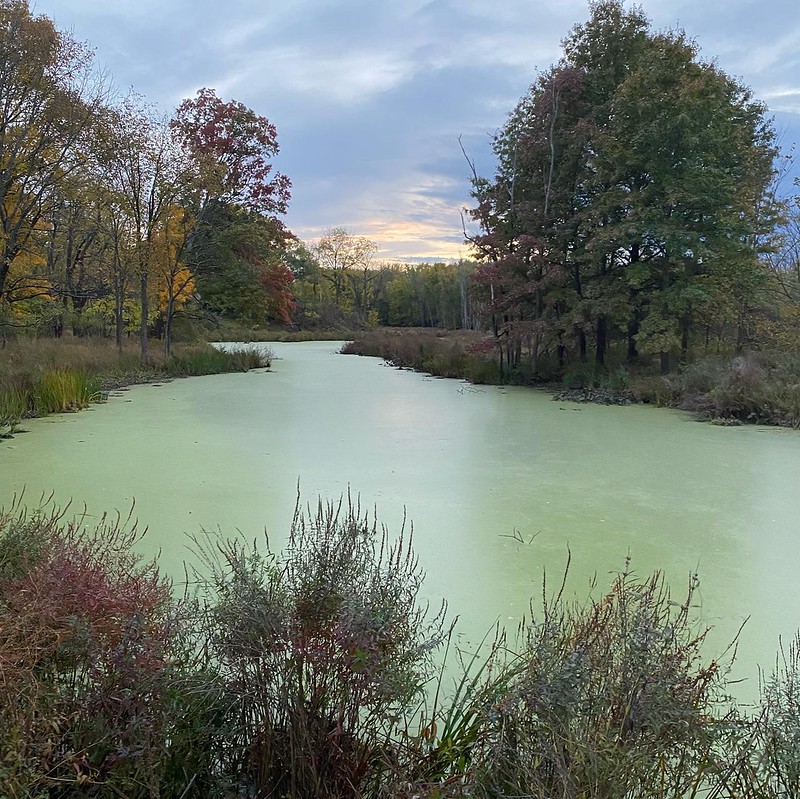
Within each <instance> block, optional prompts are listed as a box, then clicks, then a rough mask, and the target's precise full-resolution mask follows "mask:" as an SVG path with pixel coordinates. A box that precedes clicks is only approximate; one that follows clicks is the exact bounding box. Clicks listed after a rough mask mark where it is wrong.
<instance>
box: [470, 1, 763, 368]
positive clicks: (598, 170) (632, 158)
mask: <svg viewBox="0 0 800 799" xmlns="http://www.w3.org/2000/svg"><path fill="white" fill-rule="evenodd" d="M764 114H765V108H764V106H763V105H762V104H760V103H757V102H755V101H754V100H753V99H752V95H751V93H750V92H749V90H747V89H746V88H745V87H742V86H741V85H740V84H738V83H737V82H736V81H734V80H733V79H731V78H730V77H728V76H727V75H725V74H724V73H722V72H721V71H720V70H719V69H718V68H717V67H716V66H714V65H713V64H706V63H703V62H701V61H700V60H699V57H698V51H697V47H696V46H695V45H694V44H693V43H692V42H690V41H688V40H687V38H686V36H685V35H684V34H683V33H682V32H679V31H678V32H675V31H670V32H667V33H659V34H654V33H652V32H651V31H650V29H649V24H648V21H647V19H646V18H645V17H644V16H643V14H642V12H641V11H640V10H639V9H635V8H634V9H632V10H630V11H627V10H625V9H624V7H623V4H622V3H621V2H619V0H602V2H595V3H593V4H591V16H590V19H589V21H588V22H586V23H585V24H583V25H578V26H576V27H575V28H574V29H573V31H572V32H571V34H570V36H569V37H568V38H567V39H566V40H565V42H564V56H563V58H562V59H561V61H560V62H559V63H558V64H557V65H556V66H554V67H552V68H551V69H550V70H548V71H547V72H544V73H542V74H541V75H540V76H539V77H538V79H537V80H536V82H535V83H534V84H533V85H532V86H531V89H530V91H529V93H528V94H527V95H526V96H525V97H523V98H522V100H521V101H520V102H519V104H518V105H517V107H516V108H515V109H514V111H513V112H512V114H511V116H510V118H509V121H508V122H507V123H506V125H505V127H504V128H503V129H502V130H501V132H500V133H499V134H498V136H497V137H496V139H495V152H496V154H497V158H498V167H497V172H496V175H495V177H494V179H493V180H487V179H483V178H479V177H478V176H477V174H474V175H473V194H474V196H475V198H476V200H477V201H478V204H477V207H476V208H475V209H474V210H473V211H472V216H473V218H474V219H475V220H476V221H478V223H479V224H480V226H481V231H480V232H479V233H478V234H477V235H474V236H472V237H471V238H472V241H473V243H474V244H475V246H476V248H477V250H478V252H479V253H480V254H481V257H482V259H483V261H484V264H485V265H484V266H483V267H482V268H481V269H480V270H479V272H478V275H477V278H476V281H477V285H478V288H479V293H480V294H482V296H483V300H484V303H485V304H486V306H487V308H488V309H489V311H490V318H489V319H487V322H489V323H490V324H491V326H492V329H493V332H494V334H495V339H496V341H497V345H498V349H499V351H500V357H501V363H502V362H503V361H505V368H507V369H510V370H514V369H516V368H518V367H519V366H520V365H521V360H522V355H523V352H524V351H527V353H528V357H529V365H530V368H532V369H533V370H534V371H535V369H536V360H537V358H538V357H539V356H540V355H541V354H542V353H547V352H553V351H555V352H556V353H557V356H558V360H559V363H560V364H561V365H563V363H564V360H565V357H566V354H567V350H568V348H570V347H572V348H573V349H574V348H575V347H576V346H577V350H578V353H577V354H578V357H580V358H581V360H583V359H584V358H585V355H586V349H587V336H588V335H589V334H593V337H594V349H595V361H596V364H597V366H598V367H599V368H603V367H604V365H605V356H606V351H607V349H608V347H609V344H610V342H611V341H612V340H614V339H624V340H626V341H627V349H628V358H629V360H635V359H636V357H637V356H638V353H639V350H640V349H643V350H644V351H647V352H653V353H657V354H659V353H660V356H661V365H662V369H668V368H669V366H670V353H671V352H672V351H673V350H679V351H680V352H681V354H682V356H684V357H685V355H686V352H687V349H688V346H689V340H690V336H691V334H692V331H693V329H694V327H695V325H696V322H697V321H698V320H699V319H701V318H705V315H706V314H707V312H708V309H709V307H710V305H711V304H712V302H714V303H719V302H720V301H722V300H723V295H724V296H725V299H724V301H725V302H730V304H731V305H732V306H733V305H737V306H738V307H741V305H742V302H743V301H744V300H743V298H745V297H750V298H752V296H753V292H755V291H757V290H758V287H759V285H760V284H762V283H763V280H762V278H763V273H764V270H763V266H762V265H761V264H760V262H759V258H758V255H759V252H758V248H757V246H756V245H757V242H758V240H759V234H760V233H761V232H763V228H764V225H765V221H766V217H767V216H769V213H768V212H769V201H768V192H767V189H768V185H769V183H770V180H771V178H772V174H773V159H774V156H775V154H776V151H775V145H774V132H773V130H772V127H771V124H770V123H769V121H768V120H766V118H765V115H764ZM712 289H713V290H712Z"/></svg>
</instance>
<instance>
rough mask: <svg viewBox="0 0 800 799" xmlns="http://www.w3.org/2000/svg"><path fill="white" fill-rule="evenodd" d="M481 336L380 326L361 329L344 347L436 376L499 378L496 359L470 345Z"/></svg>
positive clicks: (487, 380) (482, 381) (488, 380)
mask: <svg viewBox="0 0 800 799" xmlns="http://www.w3.org/2000/svg"><path fill="white" fill-rule="evenodd" d="M479 340H480V336H479V335H478V334H476V333H474V332H472V331H464V330H462V331H443V330H433V329H381V330H374V331H367V332H365V333H359V334H358V336H357V337H356V338H355V339H354V340H353V341H349V342H348V343H347V344H345V345H344V346H343V347H342V350H341V351H342V353H344V354H345V355H367V356H372V357H378V358H383V359H384V360H385V361H388V362H389V363H391V364H392V365H393V366H396V367H398V368H400V369H413V370H415V371H418V372H426V373H427V374H431V375H435V376H436V377H454V378H459V379H463V380H468V381H469V382H471V383H478V384H495V383H499V382H500V371H499V367H498V365H497V363H496V361H495V359H494V358H493V357H492V356H490V355H486V354H484V353H481V352H476V351H471V350H470V347H471V346H472V345H474V344H475V343H476V342H478V341H479Z"/></svg>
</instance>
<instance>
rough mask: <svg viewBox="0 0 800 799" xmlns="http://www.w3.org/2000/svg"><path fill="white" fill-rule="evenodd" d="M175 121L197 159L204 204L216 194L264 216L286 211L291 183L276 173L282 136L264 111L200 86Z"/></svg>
mask: <svg viewBox="0 0 800 799" xmlns="http://www.w3.org/2000/svg"><path fill="white" fill-rule="evenodd" d="M171 124H172V129H173V131H174V132H175V135H176V137H177V139H178V141H179V142H180V143H181V144H182V145H183V147H185V148H186V150H187V151H188V152H189V154H190V155H191V157H192V159H193V161H194V167H195V169H196V175H197V184H198V187H199V189H200V202H199V205H200V207H201V208H202V207H203V206H204V205H205V204H206V203H207V202H208V200H209V199H214V200H217V201H218V202H222V203H225V204H232V205H236V206H237V207H240V208H243V209H245V210H247V211H250V212H253V213H256V214H260V215H262V216H265V217H271V218H274V217H275V215H277V214H283V213H285V212H286V207H287V204H288V202H289V197H290V192H289V189H290V186H291V183H290V181H289V179H288V178H287V177H286V176H285V175H281V174H279V173H276V174H275V175H274V176H273V175H272V165H271V164H270V163H269V160H270V159H272V158H274V157H275V156H276V155H277V153H278V149H279V148H278V136H277V130H276V129H275V126H274V125H273V124H272V123H271V122H270V121H269V120H268V119H267V118H266V117H263V116H259V115H258V114H256V113H255V112H254V111H253V110H252V109H250V108H248V107H247V106H245V105H244V104H243V103H240V102H236V101H230V102H227V103H226V102H223V101H222V100H221V99H220V98H219V97H217V94H216V92H215V91H214V90H213V89H200V90H199V91H198V92H197V96H196V97H195V98H194V99H191V100H189V99H187V100H184V101H183V102H182V103H181V104H180V105H179V106H178V108H177V110H176V111H175V116H174V118H173V120H172V123H171Z"/></svg>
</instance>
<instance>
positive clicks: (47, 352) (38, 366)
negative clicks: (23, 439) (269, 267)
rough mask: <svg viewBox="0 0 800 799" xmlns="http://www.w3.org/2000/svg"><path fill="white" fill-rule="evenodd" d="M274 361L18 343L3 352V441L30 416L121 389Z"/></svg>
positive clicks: (103, 343)
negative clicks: (145, 356) (146, 356)
mask: <svg viewBox="0 0 800 799" xmlns="http://www.w3.org/2000/svg"><path fill="white" fill-rule="evenodd" d="M271 357H272V354H271V353H270V352H269V350H267V349H265V348H263V347H262V348H257V347H239V348H236V349H232V350H221V349H217V348H214V347H211V346H210V345H207V344H204V345H188V346H178V347H176V348H175V355H174V356H173V357H172V358H170V359H168V360H163V359H161V360H159V359H155V360H153V361H152V362H150V363H146V364H143V363H141V361H140V359H139V355H138V351H137V350H136V349H135V348H134V347H133V346H128V347H126V348H124V349H123V351H122V352H120V351H118V350H117V348H116V347H115V346H114V345H113V344H112V343H111V342H109V341H107V340H105V339H79V340H75V339H26V338H18V339H16V340H15V341H13V342H9V343H8V344H7V345H6V346H5V347H4V348H3V349H0V437H5V436H9V435H12V434H13V432H14V430H15V429H16V428H17V426H18V425H19V422H20V421H21V420H22V419H24V418H25V417H31V416H43V415H46V414H48V413H64V412H68V411H76V410H80V409H82V408H86V407H88V406H89V405H90V404H91V403H93V402H98V401H101V400H103V399H104V398H105V396H106V393H107V392H108V391H109V390H111V389H114V388H119V387H120V386H125V385H130V384H134V383H146V382H151V381H155V380H164V379H167V378H169V377H188V376H190V375H207V374H220V373H222V372H244V371H247V370H250V369H257V368H264V367H269V365H270V362H271Z"/></svg>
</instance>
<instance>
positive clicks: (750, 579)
mask: <svg viewBox="0 0 800 799" xmlns="http://www.w3.org/2000/svg"><path fill="white" fill-rule="evenodd" d="M339 346H340V343H336V342H309V343H302V344H281V343H275V344H270V345H269V347H270V349H272V351H273V352H274V353H275V355H276V358H275V360H274V361H273V366H272V369H271V371H268V372H265V371H257V372H251V373H248V374H235V375H219V376H211V377H202V378H190V379H185V380H177V381H174V382H170V383H166V384H164V385H145V386H137V387H133V388H131V389H130V390H128V391H125V392H121V393H120V394H119V395H118V396H114V397H112V398H111V399H110V400H109V402H107V403H105V404H103V405H98V406H95V407H93V408H92V409H91V410H89V411H86V412H82V413H79V414H66V415H60V416H52V417H48V418H45V419H39V420H33V421H30V422H27V423H26V424H25V427H26V429H27V430H28V432H26V433H24V434H20V435H18V436H16V437H15V438H13V439H11V440H8V441H3V442H0V504H8V502H10V500H11V498H12V496H13V495H14V494H15V493H18V492H20V491H21V490H22V489H23V488H24V489H25V497H26V501H27V503H28V504H29V505H30V504H32V503H34V502H35V501H36V499H37V498H38V496H39V495H40V494H41V493H42V492H45V493H47V494H49V493H50V492H51V491H52V492H53V493H54V496H55V500H56V502H58V503H62V504H63V503H65V502H67V501H70V500H71V501H72V503H73V506H72V507H73V508H76V509H77V508H79V507H81V506H83V504H85V505H86V506H87V508H88V511H89V513H90V514H94V515H99V514H100V513H102V512H103V511H105V510H113V509H120V510H122V511H125V512H127V510H128V508H129V507H130V505H131V503H132V502H134V501H135V513H136V516H137V517H138V518H139V520H140V523H141V524H144V525H147V527H148V528H149V532H148V534H147V536H146V538H145V539H144V542H143V545H142V546H143V548H144V550H145V552H146V553H147V554H153V553H156V552H160V557H161V563H162V566H163V568H164V569H166V570H167V571H168V572H169V573H170V574H172V575H174V576H175V577H176V578H181V577H182V575H183V568H182V563H183V561H184V560H185V559H187V558H191V553H190V551H189V548H188V535H187V534H192V533H197V532H198V531H199V530H201V529H207V530H216V529H219V530H220V531H221V532H222V533H223V534H225V533H233V532H235V531H237V530H239V531H241V532H242V533H244V534H245V535H247V536H248V537H251V538H252V537H256V536H260V535H261V534H262V533H263V531H264V530H266V531H267V533H268V535H269V538H270V542H271V543H272V545H273V547H274V548H279V547H280V546H281V544H282V542H283V541H284V540H285V537H286V531H287V527H288V525H289V522H290V520H291V517H292V514H293V511H294V505H295V498H296V495H297V490H298V486H299V490H300V493H301V496H302V499H303V501H304V502H306V501H311V502H316V498H317V496H322V497H324V498H332V499H335V498H337V497H339V496H340V495H342V494H343V493H346V492H348V491H350V492H351V493H352V494H353V495H354V496H355V495H359V496H360V499H361V504H362V507H365V508H368V509H373V508H374V509H377V514H378V518H379V520H380V521H382V522H383V523H385V524H386V525H387V526H388V528H389V530H390V531H395V532H396V531H399V528H400V526H401V524H402V522H403V518H404V515H405V516H407V518H408V519H409V520H410V521H411V522H413V527H414V542H415V549H416V551H417V553H418V555H419V558H420V562H421V564H422V566H423V567H424V569H425V570H426V571H427V574H428V577H427V581H426V588H425V591H426V595H427V597H428V598H430V599H431V601H432V602H434V603H436V602H438V600H439V599H441V598H446V599H447V601H448V603H449V609H450V615H451V616H453V615H458V616H459V617H460V623H459V627H458V629H460V630H461V634H462V638H463V640H464V641H469V640H471V641H474V640H479V639H480V638H481V637H482V636H483V634H484V632H486V630H488V629H489V628H490V627H491V626H492V624H493V623H495V622H496V621H497V620H500V621H501V622H502V623H503V624H505V625H507V626H508V627H509V628H511V629H515V628H516V625H517V622H518V620H519V619H520V617H521V616H522V615H523V614H526V613H528V608H529V600H530V598H531V597H538V596H540V594H541V581H542V572H543V570H545V569H546V571H547V573H548V579H549V581H550V582H551V583H553V584H554V583H555V582H556V581H557V578H558V575H559V574H560V572H561V570H562V568H563V565H564V563H565V560H566V557H567V551H568V549H569V551H571V553H572V567H571V577H570V583H569V589H570V591H575V592H578V593H579V594H581V595H582V594H584V593H585V591H586V589H587V587H588V585H589V583H590V581H591V580H592V578H593V576H595V575H596V578H597V583H598V586H599V587H605V586H606V585H608V583H609V581H610V579H611V575H612V573H613V572H616V571H619V570H620V569H621V568H622V567H623V566H624V562H625V558H626V556H628V555H630V557H631V561H632V567H633V568H634V569H635V570H636V571H637V572H639V573H640V574H642V575H644V574H647V573H649V572H650V571H652V570H655V569H661V570H662V571H664V573H665V574H666V576H667V578H668V580H669V582H670V584H671V585H672V586H673V588H674V590H675V594H676V595H680V593H681V590H682V589H683V587H684V586H685V585H686V581H687V577H688V575H689V573H690V572H695V571H697V572H698V573H699V575H700V579H701V587H700V591H699V593H698V594H697V604H698V607H697V613H698V614H699V615H700V616H701V618H702V619H703V621H704V623H707V624H710V625H713V626H714V628H715V629H714V632H713V634H712V636H711V638H710V641H709V655H710V656H716V655H718V654H719V653H721V652H722V650H723V649H724V648H725V644H726V643H727V642H728V641H729V640H730V638H731V637H732V636H733V635H734V634H735V632H736V630H737V629H738V628H739V626H740V625H741V624H742V622H743V621H744V620H745V619H746V618H748V617H749V621H748V622H747V624H746V625H745V627H744V630H743V632H742V634H741V637H740V640H739V656H738V659H737V663H736V665H735V667H734V676H735V677H740V678H744V679H745V680H746V682H744V683H743V684H741V685H739V686H738V687H737V689H736V693H737V695H739V696H740V697H741V698H743V699H745V700H747V699H750V698H753V697H754V696H755V695H756V693H757V665H758V664H760V665H761V666H763V667H764V668H766V669H767V670H768V671H769V670H771V668H772V666H773V665H774V660H775V654H776V652H777V649H778V645H779V639H780V638H781V637H782V638H783V640H784V642H785V643H787V644H788V642H789V640H790V639H791V637H792V636H793V635H794V633H795V631H796V629H797V628H798V627H799V626H800V590H798V587H799V584H800V583H799V581H798V575H800V433H798V432H796V431H789V430H782V429H772V428H759V427H738V428H724V427H715V426H711V425H707V424H700V423H697V422H695V421H693V420H692V419H691V417H689V416H687V415H685V414H682V413H680V412H673V411H668V410H663V409H654V408H649V407H636V406H634V407H623V408H620V407H605V406H595V405H576V404H572V403H566V402H554V401H552V400H551V399H550V397H549V396H548V395H546V394H544V393H541V392H537V391H532V390H527V389H521V388H502V387H499V388H498V387H478V386H470V385H467V384H465V383H462V382H460V381H455V380H437V379H434V378H431V377H428V376H424V375H419V374H415V373H412V372H408V371H400V370H397V369H394V368H392V367H390V366H387V365H385V364H383V363H381V362H380V361H379V360H377V359H371V358H358V357H355V356H343V355H339V354H338V348H339ZM678 598H680V597H679V596H678Z"/></svg>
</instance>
